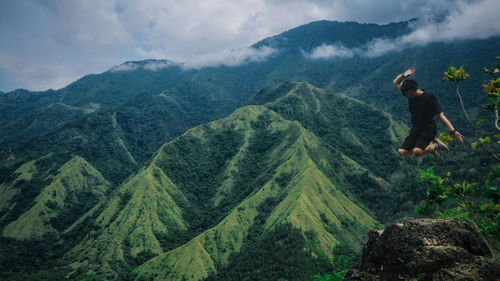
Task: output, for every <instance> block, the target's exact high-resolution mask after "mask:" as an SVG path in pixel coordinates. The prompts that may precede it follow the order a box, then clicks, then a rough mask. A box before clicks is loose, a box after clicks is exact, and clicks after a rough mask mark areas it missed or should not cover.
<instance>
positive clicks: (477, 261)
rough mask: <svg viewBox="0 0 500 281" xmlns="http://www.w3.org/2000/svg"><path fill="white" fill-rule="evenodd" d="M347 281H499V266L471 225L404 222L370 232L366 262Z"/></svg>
mask: <svg viewBox="0 0 500 281" xmlns="http://www.w3.org/2000/svg"><path fill="white" fill-rule="evenodd" d="M343 280H345V281H354V280H364V281H370V280H373V281H375V280H377V281H378V280H380V281H382V280H383V281H396V280H433V281H441V280H443V281H445V280H446V281H450V280H457V281H458V280H460V281H466V280H467V281H476V280H488V281H489V280H491V281H498V280H500V263H498V262H496V261H495V260H494V259H493V258H492V254H491V251H490V250H489V248H488V247H487V246H486V244H485V243H484V242H483V241H482V240H481V238H480V236H479V234H478V233H477V232H476V231H475V230H474V229H473V228H472V226H471V225H470V224H468V223H464V222H463V221H461V220H459V219H456V218H450V219H403V220H400V221H396V222H394V223H393V224H391V225H389V226H388V227H386V229H385V230H380V231H377V230H371V231H370V232H369V240H368V242H367V243H366V245H365V246H364V248H363V255H362V261H361V263H360V264H358V265H357V266H356V268H355V269H352V270H350V271H349V272H348V273H347V274H346V276H345V278H344V279H343Z"/></svg>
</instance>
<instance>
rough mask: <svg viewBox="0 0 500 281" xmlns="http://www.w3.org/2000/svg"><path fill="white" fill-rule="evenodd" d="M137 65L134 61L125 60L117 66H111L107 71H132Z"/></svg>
mask: <svg viewBox="0 0 500 281" xmlns="http://www.w3.org/2000/svg"><path fill="white" fill-rule="evenodd" d="M139 67H141V66H140V65H139V64H137V63H135V62H126V63H122V64H120V65H117V66H113V67H112V68H111V69H110V70H109V71H111V72H120V71H132V70H136V69H138V68H139Z"/></svg>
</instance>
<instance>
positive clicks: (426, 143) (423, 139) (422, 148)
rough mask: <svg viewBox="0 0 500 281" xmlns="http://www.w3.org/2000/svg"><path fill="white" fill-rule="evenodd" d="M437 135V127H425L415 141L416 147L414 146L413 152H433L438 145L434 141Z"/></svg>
mask: <svg viewBox="0 0 500 281" xmlns="http://www.w3.org/2000/svg"><path fill="white" fill-rule="evenodd" d="M434 135H435V128H433V127H429V128H426V129H423V130H422V131H421V132H420V134H419V136H418V139H417V142H416V143H415V148H413V154H414V155H415V156H417V157H418V156H424V155H425V154H428V153H431V152H433V151H434V150H435V149H436V148H437V145H436V144H435V143H433V142H432V140H433V139H434Z"/></svg>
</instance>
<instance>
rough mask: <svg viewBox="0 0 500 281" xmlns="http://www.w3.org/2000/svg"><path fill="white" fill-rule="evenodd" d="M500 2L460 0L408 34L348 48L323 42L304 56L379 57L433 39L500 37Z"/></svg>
mask: <svg viewBox="0 0 500 281" xmlns="http://www.w3.org/2000/svg"><path fill="white" fill-rule="evenodd" d="M499 14H500V3H499V2H498V0H482V1H457V2H456V5H455V6H454V7H453V8H452V9H450V10H449V11H448V13H447V14H446V15H444V16H442V17H441V18H438V20H436V18H435V17H429V16H426V17H422V18H420V19H419V20H418V21H416V22H415V23H413V24H412V31H411V32H410V33H409V34H405V35H403V36H400V37H397V38H395V39H383V38H375V39H373V40H372V41H370V42H368V43H366V44H365V45H364V46H360V47H355V48H350V49H349V48H346V47H344V46H343V45H342V43H341V42H338V43H337V44H334V45H324V44H323V45H320V46H318V47H316V48H314V49H313V50H312V51H311V52H310V53H304V55H305V56H306V57H308V58H310V59H331V58H335V57H341V58H350V57H352V56H354V55H357V56H362V57H377V56H381V55H385V54H387V53H389V52H392V51H400V50H402V49H404V48H408V47H412V46H422V45H426V44H429V43H433V42H449V41H453V40H462V39H486V38H490V37H492V36H500V20H498V15H499Z"/></svg>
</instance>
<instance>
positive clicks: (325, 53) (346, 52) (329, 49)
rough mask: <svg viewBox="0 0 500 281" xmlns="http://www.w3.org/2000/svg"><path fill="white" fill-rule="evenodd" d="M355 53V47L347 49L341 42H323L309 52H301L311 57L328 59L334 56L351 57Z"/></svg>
mask: <svg viewBox="0 0 500 281" xmlns="http://www.w3.org/2000/svg"><path fill="white" fill-rule="evenodd" d="M355 53H357V51H356V49H348V48H346V47H344V46H343V45H342V44H341V43H338V44H336V45H326V44H323V45H321V46H319V47H316V48H314V49H313V50H312V51H311V53H310V54H307V53H304V52H303V54H304V55H305V56H307V57H309V58H311V59H329V58H334V57H341V58H351V57H353V56H354V54H355Z"/></svg>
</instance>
